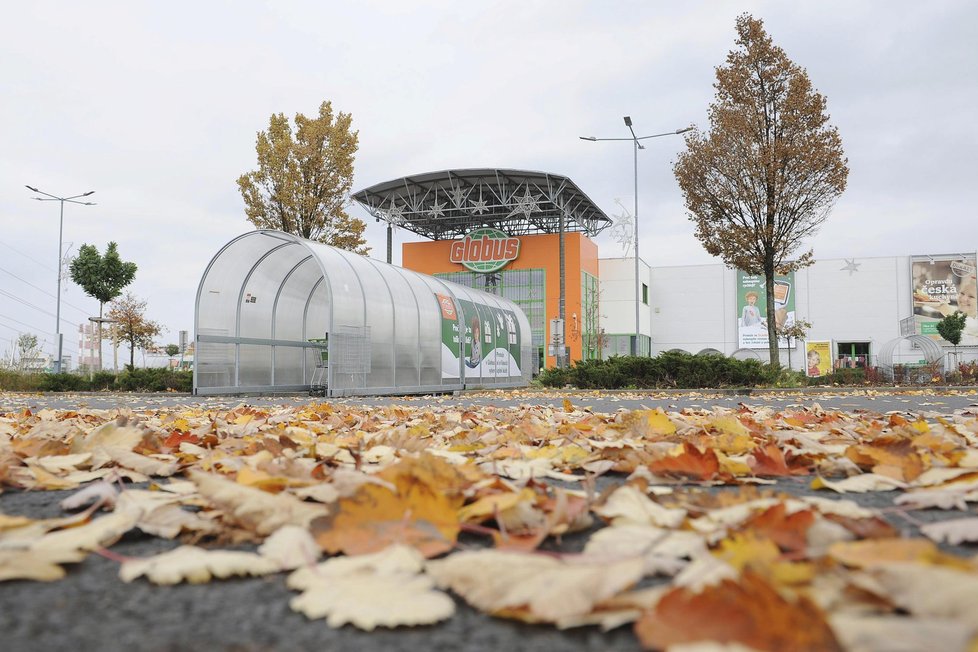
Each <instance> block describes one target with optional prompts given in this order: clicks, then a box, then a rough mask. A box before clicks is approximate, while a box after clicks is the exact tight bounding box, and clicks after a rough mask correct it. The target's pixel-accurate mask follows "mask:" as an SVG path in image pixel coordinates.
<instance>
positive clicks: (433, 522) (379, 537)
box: [310, 456, 463, 557]
mask: <svg viewBox="0 0 978 652" xmlns="http://www.w3.org/2000/svg"><path fill="white" fill-rule="evenodd" d="M453 472H454V470H453V469H451V466H450V465H449V464H448V463H447V462H443V461H441V460H439V459H437V458H435V457H431V456H427V457H423V458H420V459H417V460H404V461H402V462H400V463H398V464H396V465H394V466H392V467H390V468H388V469H386V470H385V471H383V472H382V473H381V474H380V475H381V476H382V477H383V478H384V479H385V480H387V481H388V482H391V483H392V484H393V485H394V486H395V487H396V489H397V491H391V490H390V489H388V488H387V487H384V486H380V485H376V484H364V485H362V486H361V487H360V488H359V489H358V490H357V492H356V493H355V494H354V495H353V496H351V497H350V498H342V499H340V500H339V501H338V502H337V503H336V507H335V510H334V511H333V512H332V513H331V514H329V515H328V516H323V517H320V518H317V519H315V520H314V521H312V523H311V526H310V528H311V531H312V533H313V536H314V537H315V538H316V541H317V542H318V543H319V545H320V546H321V547H322V548H323V550H325V551H327V552H329V553H337V552H343V553H344V554H348V555H362V554H365V553H371V552H377V551H379V550H382V549H384V548H386V547H387V546H389V545H392V544H396V543H403V544H407V545H411V546H413V547H415V548H417V549H418V550H419V551H420V552H421V553H422V554H423V555H424V556H426V557H434V556H435V555H439V554H442V553H444V552H447V551H449V550H451V549H452V547H453V546H454V545H455V539H456V538H457V537H458V533H459V530H460V527H461V526H460V523H459V519H458V509H459V507H461V505H462V500H463V498H462V496H461V495H458V494H454V492H452V491H451V490H450V487H451V486H452V484H451V483H454V482H457V480H454V479H452V480H450V481H449V483H447V486H446V485H442V484H441V483H440V482H439V478H444V477H446V476H450V475H451V473H453Z"/></svg>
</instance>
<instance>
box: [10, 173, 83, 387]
mask: <svg viewBox="0 0 978 652" xmlns="http://www.w3.org/2000/svg"><path fill="white" fill-rule="evenodd" d="M26 188H27V189H28V190H30V191H32V192H36V193H37V194H39V195H45V196H44V197H34V198H33V199H36V200H37V201H57V202H61V216H60V219H59V221H58V296H57V308H56V309H55V313H56V314H55V316H54V320H55V325H54V336H55V338H56V339H57V340H58V359H57V360H56V361H55V363H54V373H56V374H60V373H61V344H62V336H61V247H62V236H63V234H64V225H65V202H68V203H69V204H79V205H81V206H94V205H95V202H90V201H77V200H78V198H79V197H88V196H89V195H92V194H95V191H94V190H89V191H88V192H83V193H82V194H80V195H73V196H71V197H58V196H56V195H52V194H50V193H46V192H44V191H43V190H38V189H37V188H35V187H34V186H26Z"/></svg>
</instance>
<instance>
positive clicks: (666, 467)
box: [649, 442, 720, 480]
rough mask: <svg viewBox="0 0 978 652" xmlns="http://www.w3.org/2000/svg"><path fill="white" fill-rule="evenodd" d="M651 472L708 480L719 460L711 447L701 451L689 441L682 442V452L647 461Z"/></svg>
mask: <svg viewBox="0 0 978 652" xmlns="http://www.w3.org/2000/svg"><path fill="white" fill-rule="evenodd" d="M649 470H650V471H652V472H653V473H659V474H666V475H679V476H684V477H688V478H694V479H696V480H709V479H710V478H712V477H713V476H715V475H716V474H717V472H718V471H719V470H720V460H719V459H718V458H717V454H716V453H715V452H714V451H713V449H712V448H707V449H705V450H703V451H701V450H700V449H698V448H697V447H696V446H694V445H693V444H691V443H689V442H683V452H682V453H680V454H679V455H674V456H673V455H670V456H667V457H661V458H659V459H657V460H653V461H652V462H650V463H649Z"/></svg>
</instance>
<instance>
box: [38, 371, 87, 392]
mask: <svg viewBox="0 0 978 652" xmlns="http://www.w3.org/2000/svg"><path fill="white" fill-rule="evenodd" d="M88 387H89V384H88V378H86V377H84V376H80V375H78V374H72V373H65V372H62V373H60V374H44V375H43V376H41V382H40V387H39V389H40V390H41V391H44V392H80V391H84V390H87V389H88Z"/></svg>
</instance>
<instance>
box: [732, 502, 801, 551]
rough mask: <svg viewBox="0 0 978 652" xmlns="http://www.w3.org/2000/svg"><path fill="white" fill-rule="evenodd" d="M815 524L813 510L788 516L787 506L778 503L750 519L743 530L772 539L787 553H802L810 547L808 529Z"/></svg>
mask: <svg viewBox="0 0 978 652" xmlns="http://www.w3.org/2000/svg"><path fill="white" fill-rule="evenodd" d="M814 522H815V514H814V513H813V512H812V511H811V510H807V509H803V510H800V511H797V512H795V513H794V514H788V513H787V508H786V507H785V504H784V503H778V504H777V505H772V506H771V507H768V508H767V509H766V510H764V511H763V512H761V513H759V514H755V515H754V516H752V517H751V518H749V519H748V520H747V521H746V522H745V523H744V525H743V528H742V529H744V530H753V531H754V532H756V533H757V534H759V535H762V536H764V537H766V538H768V539H770V540H771V541H773V542H774V543H776V544H777V545H778V547H779V548H781V550H783V551H785V552H800V551H803V550H805V549H806V548H807V547H808V528H810V527H811V526H812V524H813V523H814Z"/></svg>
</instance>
